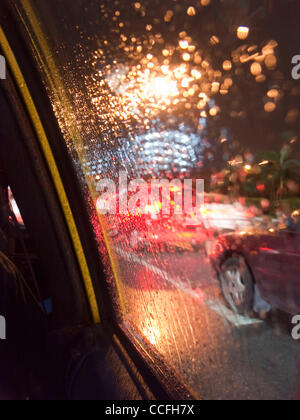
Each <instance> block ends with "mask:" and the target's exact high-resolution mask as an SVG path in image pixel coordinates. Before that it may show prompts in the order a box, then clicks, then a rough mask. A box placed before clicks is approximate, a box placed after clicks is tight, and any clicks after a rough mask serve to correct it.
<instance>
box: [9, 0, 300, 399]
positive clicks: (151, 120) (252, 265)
mask: <svg viewBox="0 0 300 420" xmlns="http://www.w3.org/2000/svg"><path fill="white" fill-rule="evenodd" d="M15 3H16V5H17V8H18V10H19V13H20V15H21V16H22V18H23V23H24V24H25V25H26V27H27V30H28V32H29V33H30V34H31V35H32V37H31V41H32V48H33V51H34V54H35V57H36V59H37V62H38V65H39V68H40V70H41V74H42V75H43V79H44V82H45V86H46V88H47V91H48V93H49V96H50V99H51V102H52V106H53V110H54V112H55V115H56V117H57V120H58V122H59V125H60V128H61V131H62V133H63V136H64V139H65V141H66V144H67V146H68V149H69V151H70V154H71V156H72V158H73V162H74V165H75V167H76V168H77V172H78V177H79V178H80V180H81V183H82V188H83V189H84V191H85V194H86V202H87V206H88V209H89V212H90V217H91V223H92V224H93V226H94V230H95V236H96V238H97V240H98V243H99V258H102V259H103V261H104V262H105V264H106V267H107V272H108V283H109V285H110V288H111V292H112V298H113V299H114V302H115V306H116V316H118V319H119V322H120V323H122V325H123V326H124V327H125V328H126V330H127V331H128V333H129V335H131V336H132V337H134V338H135V339H136V340H138V341H139V342H140V344H141V345H142V346H143V347H144V348H145V349H146V350H147V351H148V352H149V354H151V353H153V354H155V355H159V357H160V358H161V360H162V361H163V362H164V363H165V365H166V366H168V368H169V369H170V371H171V370H173V371H174V372H176V374H177V375H178V376H179V377H180V378H182V381H183V382H184V383H185V384H186V385H187V386H188V388H190V389H191V390H192V391H193V392H194V393H195V394H196V395H197V396H198V397H199V398H206V399H211V398H212V399H295V398H298V397H300V394H299V391H300V389H298V388H299V384H300V377H299V373H300V372H299V357H298V354H299V343H298V339H299V338H300V334H298V333H299V332H300V328H298V329H297V318H295V317H294V316H295V315H297V314H300V275H299V266H300V216H299V214H300V211H298V209H300V188H299V182H300V149H299V134H300V119H299V116H300V115H299V112H300V111H299V110H300V107H299V105H300V100H299V99H300V81H299V78H300V68H299V78H298V77H297V76H298V67H299V66H298V63H300V57H298V59H297V55H300V45H299V42H298V33H299V30H298V28H299V19H300V5H299V2H298V1H297V0H295V1H294V0H276V1H273V0H264V1H263V0H260V1H255V0H252V1H251V0H234V1H233V0H223V1H221V0H195V1H186V0H180V1H179V0H177V1H176V0H163V1H161V0H160V1H158V0H151V1H150V0H149V1H148V0H145V1H142V0H141V1H139V2H134V1H133V2H132V1H124V0H123V1H120V0H115V1H114V0H109V1H108V0H52V1H51V2H50V1H47V2H46V1H42V0H15ZM297 66H298V67H297ZM120 174H121V176H122V177H123V178H124V177H125V178H126V179H127V180H128V183H129V182H130V181H132V180H137V179H138V180H141V179H142V180H144V181H147V182H150V181H151V180H152V181H153V180H155V181H154V182H158V181H159V180H160V179H166V180H171V179H177V180H180V181H183V180H184V179H194V180H195V179H202V180H204V189H205V193H204V197H203V202H201V205H200V207H199V209H198V210H199V212H200V218H199V219H198V220H197V223H194V222H193V216H194V215H193V214H189V215H187V214H185V213H184V214H182V215H181V216H178V215H175V214H173V213H174V212H173V213H172V214H171V213H170V215H169V216H168V215H162V213H161V212H160V211H159V210H161V207H160V206H161V203H160V199H158V201H157V202H151V203H147V204H146V206H147V214H146V215H145V214H143V211H142V210H143V209H141V208H140V211H138V212H136V214H129V212H127V211H126V212H125V213H124V214H121V213H120V212H119V213H118V214H108V215H106V216H105V215H103V214H100V213H102V211H101V210H102V206H103V202H102V201H101V194H100V191H99V183H101V181H103V180H104V179H109V180H112V181H114V182H115V183H116V184H118V182H119V177H120ZM124 186H125V184H123V187H124ZM192 190H193V191H194V188H192ZM116 191H117V192H116V196H118V197H120V196H121V195H122V188H121V186H119V187H118V188H117V190H116ZM172 192H173V193H175V187H174V188H173V190H172ZM183 195H184V192H183ZM106 197H107V196H106ZM172 197H173V196H172V194H171V195H170V197H169V201H171V204H172V203H173V198H172ZM108 201H109V200H108ZM106 204H107V200H106ZM139 204H140V206H141V203H139ZM109 205H110V203H109ZM113 205H114V204H112V206H113ZM171 207H172V205H171ZM173 207H174V206H173ZM173 210H174V208H173ZM298 324H299V319H298ZM298 335H299V337H298ZM166 374H167V373H166Z"/></svg>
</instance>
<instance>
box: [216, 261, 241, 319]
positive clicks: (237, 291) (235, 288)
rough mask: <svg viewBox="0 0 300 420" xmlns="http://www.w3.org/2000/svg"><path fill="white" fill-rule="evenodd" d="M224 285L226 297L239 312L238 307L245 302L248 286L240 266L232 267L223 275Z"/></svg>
mask: <svg viewBox="0 0 300 420" xmlns="http://www.w3.org/2000/svg"><path fill="white" fill-rule="evenodd" d="M222 285H223V292H224V296H225V299H226V300H227V302H228V303H229V305H230V306H231V308H232V309H233V310H234V311H235V312H238V308H240V307H241V305H243V303H244V302H245V296H246V286H245V282H244V279H243V276H242V274H241V272H240V270H239V269H238V268H230V269H227V270H226V271H224V273H223V275H222Z"/></svg>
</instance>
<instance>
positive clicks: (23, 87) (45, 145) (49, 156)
mask: <svg viewBox="0 0 300 420" xmlns="http://www.w3.org/2000/svg"><path fill="white" fill-rule="evenodd" d="M0 47H1V49H2V51H3V53H4V56H5V58H6V61H7V64H8V66H9V68H10V70H11V72H12V74H13V77H14V79H15V82H16V84H17V86H18V88H19V91H20V93H21V95H22V98H23V100H24V103H25V105H26V108H27V111H28V113H29V116H30V119H31V122H32V124H33V127H34V129H35V132H36V135H37V138H38V140H39V143H40V145H41V148H42V150H43V153H44V156H45V159H46V161H47V164H48V167H49V170H50V173H51V176H52V179H53V183H54V185H55V188H56V191H57V194H58V197H59V200H60V204H61V207H62V210H63V213H64V216H65V219H66V222H67V225H68V229H69V232H70V236H71V239H72V242H73V246H74V249H75V253H76V257H77V260H78V263H79V266H80V270H81V274H82V278H83V281H84V285H85V289H86V293H87V296H88V300H89V304H90V308H91V312H92V316H93V320H94V322H95V323H99V322H100V313H99V307H98V302H97V299H96V295H95V291H94V287H93V282H92V279H91V275H90V271H89V268H88V264H87V261H86V257H85V254H84V250H83V247H82V243H81V240H80V236H79V233H78V230H77V226H76V223H75V220H74V216H73V214H72V210H71V206H70V203H69V200H68V197H67V194H66V191H65V188H64V185H63V182H62V179H61V176H60V173H59V170H58V168H57V165H56V162H55V159H54V156H53V153H52V150H51V147H50V144H49V141H48V138H47V135H46V132H45V130H44V127H43V124H42V122H41V120H40V117H39V114H38V112H37V109H36V106H35V104H34V102H33V99H32V97H31V95H30V92H29V89H28V87H27V84H26V82H25V79H24V77H23V75H22V72H21V70H20V67H19V65H18V63H17V60H16V58H15V56H14V53H13V51H12V49H11V47H10V45H9V42H8V40H7V38H6V36H5V34H4V31H3V29H2V27H1V26H0Z"/></svg>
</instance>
